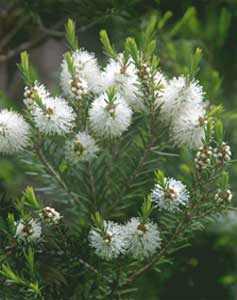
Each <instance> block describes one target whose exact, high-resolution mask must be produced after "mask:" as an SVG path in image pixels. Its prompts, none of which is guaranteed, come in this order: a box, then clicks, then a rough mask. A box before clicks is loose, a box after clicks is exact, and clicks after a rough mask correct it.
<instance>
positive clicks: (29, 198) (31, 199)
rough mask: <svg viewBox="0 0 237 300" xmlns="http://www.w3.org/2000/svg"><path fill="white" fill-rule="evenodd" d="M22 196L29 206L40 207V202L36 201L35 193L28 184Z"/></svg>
mask: <svg viewBox="0 0 237 300" xmlns="http://www.w3.org/2000/svg"><path fill="white" fill-rule="evenodd" d="M23 196H24V198H25V202H26V203H27V204H29V205H30V206H31V207H33V208H40V203H39V202H38V200H37V199H36V197H35V193H34V190H33V187H31V186H28V187H27V188H26V189H25V192H24V194H23Z"/></svg>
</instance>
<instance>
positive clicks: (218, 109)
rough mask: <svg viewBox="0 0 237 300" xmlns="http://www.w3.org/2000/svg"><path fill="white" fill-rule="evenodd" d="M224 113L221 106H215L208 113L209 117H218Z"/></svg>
mask: <svg viewBox="0 0 237 300" xmlns="http://www.w3.org/2000/svg"><path fill="white" fill-rule="evenodd" d="M223 111H224V107H223V105H222V104H220V105H217V106H215V107H213V108H212V109H211V111H209V112H208V116H209V117H215V116H216V115H219V114H220V113H222V112H223Z"/></svg>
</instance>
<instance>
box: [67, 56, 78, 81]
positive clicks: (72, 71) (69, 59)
mask: <svg viewBox="0 0 237 300" xmlns="http://www.w3.org/2000/svg"><path fill="white" fill-rule="evenodd" d="M65 59H66V62H67V66H68V70H69V73H70V74H71V76H72V78H73V79H75V77H76V70H75V66H74V63H73V59H72V56H71V53H70V52H66V53H65Z"/></svg>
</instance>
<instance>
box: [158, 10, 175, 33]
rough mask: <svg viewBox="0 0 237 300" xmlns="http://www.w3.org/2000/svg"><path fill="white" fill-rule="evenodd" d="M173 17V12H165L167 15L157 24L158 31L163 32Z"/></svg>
mask: <svg viewBox="0 0 237 300" xmlns="http://www.w3.org/2000/svg"><path fill="white" fill-rule="evenodd" d="M172 16H173V13H172V11H167V12H165V14H164V15H163V16H162V18H161V19H160V20H159V21H158V24H157V29H158V31H159V30H161V29H162V28H163V27H164V26H165V24H166V23H167V21H168V20H169V19H170V18H171V17H172Z"/></svg>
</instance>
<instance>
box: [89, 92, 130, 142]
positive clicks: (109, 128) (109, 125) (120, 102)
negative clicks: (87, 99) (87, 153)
mask: <svg viewBox="0 0 237 300" xmlns="http://www.w3.org/2000/svg"><path fill="white" fill-rule="evenodd" d="M114 97H115V99H114V100H113V101H112V102H111V101H110V100H109V96H108V94H107V93H103V94H102V95H100V96H99V97H98V98H97V99H96V100H95V101H94V102H93V103H92V106H91V109H90V112H89V114H90V116H89V118H90V123H91V127H92V130H93V131H94V132H95V134H97V135H98V136H104V137H117V136H120V135H121V134H122V133H123V132H124V131H125V130H127V129H128V126H129V125H130V123H131V119H132V111H131V109H130V108H129V106H128V105H127V103H126V102H125V101H124V99H123V98H122V96H120V94H116V95H115V96H114Z"/></svg>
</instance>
